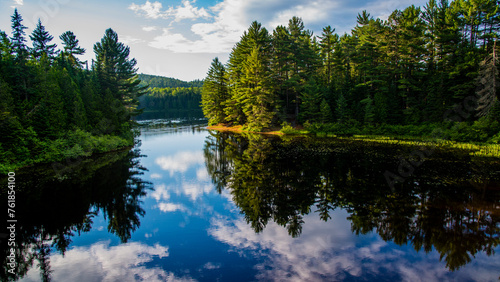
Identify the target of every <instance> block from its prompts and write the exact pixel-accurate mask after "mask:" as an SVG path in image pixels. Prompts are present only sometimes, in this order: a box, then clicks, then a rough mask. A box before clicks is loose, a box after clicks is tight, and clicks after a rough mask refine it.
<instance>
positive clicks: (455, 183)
mask: <svg viewBox="0 0 500 282" xmlns="http://www.w3.org/2000/svg"><path fill="white" fill-rule="evenodd" d="M413 150H415V148H411V147H404V146H398V147H396V146H387V145H382V144H367V143H362V142H356V141H349V140H333V139H313V138H302V139H297V138H294V139H280V138H267V137H263V136H260V135H248V136H243V135H233V134H227V133H214V132H211V133H210V136H208V137H207V139H206V142H205V149H204V156H205V162H206V166H207V170H208V173H209V175H210V176H211V178H212V181H213V183H214V185H215V187H216V189H217V190H218V191H219V192H221V191H223V190H224V189H228V190H229V191H230V193H231V196H232V199H233V201H234V203H235V204H236V205H237V206H238V207H239V209H240V210H241V212H242V213H243V215H244V218H245V221H246V223H248V224H249V225H250V226H251V228H252V229H253V231H254V232H257V233H259V232H263V231H264V230H265V229H266V227H267V228H269V226H282V227H285V229H286V230H287V233H288V235H289V236H290V237H291V238H294V237H299V236H300V234H301V233H302V229H303V225H304V222H305V218H306V217H307V218H308V220H307V221H311V220H312V219H311V216H313V215H314V214H317V217H318V219H320V220H322V221H329V220H332V218H331V215H332V214H334V213H332V212H333V211H334V210H335V209H337V208H340V209H342V210H343V211H345V212H347V214H346V216H347V218H348V220H349V221H350V225H351V228H350V229H351V231H352V232H353V233H355V234H365V235H369V234H371V232H376V233H378V235H379V236H380V237H381V238H382V239H383V240H384V241H386V242H391V243H395V244H397V245H400V246H404V245H409V246H411V247H412V248H413V249H414V250H416V251H420V250H424V251H425V252H426V253H430V252H431V251H432V250H433V249H435V250H437V252H438V253H439V256H440V257H439V259H440V260H444V261H445V262H446V266H447V268H448V269H449V270H452V271H454V270H458V269H459V268H460V267H462V266H464V265H466V264H467V263H470V262H471V261H472V259H473V258H474V257H475V256H477V255H479V254H482V253H484V254H486V255H487V256H491V255H493V253H494V248H495V247H497V246H498V243H499V242H500V239H499V235H500V207H498V202H499V200H500V189H499V188H500V182H499V179H500V175H499V174H500V164H499V162H498V160H494V159H485V158H483V159H482V158H473V157H470V156H469V155H468V153H467V152H464V151H450V152H445V151H441V152H435V153H434V154H433V155H432V157H431V158H429V159H428V160H426V162H425V164H423V165H422V166H420V167H419V168H418V172H416V173H415V174H414V176H412V177H411V178H409V179H408V180H407V181H406V182H405V183H403V184H400V185H399V186H397V187H396V190H395V191H394V192H393V191H391V189H389V187H388V186H387V183H386V181H385V178H384V176H383V175H384V172H385V171H386V170H387V169H388V170H392V171H396V170H397V163H398V162H397V160H398V158H399V156H401V155H408V154H409V153H410V152H412V151H413ZM315 216H316V215H315ZM313 221H314V220H313ZM333 224H335V220H333ZM228 226H229V227H228ZM273 229H275V228H273ZM340 229H342V228H340ZM241 230H245V227H244V226H242V225H241V224H240V223H238V222H231V223H227V222H226V223H224V222H221V221H219V222H217V224H216V228H215V229H213V230H212V233H213V234H214V236H216V237H217V236H218V237H219V238H220V239H221V240H223V241H225V242H227V243H228V244H231V245H235V246H240V247H244V246H248V245H249V244H251V243H252V240H251V239H249V238H257V237H253V236H252V235H251V234H244V235H242V236H236V238H240V239H241V238H246V239H245V240H242V241H241V242H239V241H238V240H236V239H235V237H234V236H233V237H231V238H228V236H230V235H229V234H240V235H241V233H239V232H236V231H241ZM247 231H248V230H247ZM312 232H313V231H312ZM325 236H326V234H325ZM258 238H260V239H259V240H261V239H262V238H263V237H258ZM316 238H329V237H328V236H327V237H316ZM278 241H280V240H273V241H272V242H275V243H273V244H276V242H278ZM282 242H286V240H285V239H283V240H282ZM310 243H311V242H310ZM311 244H313V245H314V244H316V243H315V242H314V241H313V242H312V243H311ZM318 246H321V243H319V244H318ZM379 247H380V246H370V248H379ZM300 249H301V250H306V249H307V248H306V247H304V248H300ZM368 250H369V249H368ZM316 252H321V250H317V251H316ZM282 253H283V254H284V253H286V252H285V251H283V252H282ZM288 253H289V254H294V253H296V252H293V251H290V250H289V252H288ZM297 256H298V254H297ZM298 257H300V256H298ZM313 257H314V256H313ZM304 259H305V257H304ZM337 259H338V257H337ZM323 261H327V262H328V260H326V259H325V258H323ZM335 263H337V264H339V263H340V264H342V262H335V261H329V264H326V265H332V264H333V265H335ZM287 265H293V264H287ZM320 265H322V264H320ZM326 265H324V266H325V267H326ZM304 267H305V268H307V267H310V266H307V265H304ZM264 269H268V268H265V267H264ZM278 269H279V268H278ZM347 269H349V268H347ZM351 269H352V268H351ZM430 269H432V268H430ZM413 270H415V269H413ZM283 271H284V272H283V273H282V274H285V273H286V269H285V270H283ZM296 272H297V271H296ZM317 273H319V274H318V275H319V276H317V277H319V278H321V277H323V278H322V279H324V277H325V274H321V272H320V271H318V272H317ZM275 274H276V273H275ZM351 275H354V276H356V275H355V273H354V274H353V273H351ZM299 277H300V278H301V279H309V278H308V277H307V276H303V275H302V276H299ZM417 277H418V276H417ZM435 277H438V276H435ZM264 278H265V277H264ZM344 278H345V277H343V278H342V277H340V278H339V277H336V278H335V279H344Z"/></svg>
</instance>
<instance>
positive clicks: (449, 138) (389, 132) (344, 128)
mask: <svg viewBox="0 0 500 282" xmlns="http://www.w3.org/2000/svg"><path fill="white" fill-rule="evenodd" d="M208 129H213V130H218V131H223V132H224V131H225V132H235V133H243V132H250V131H247V130H245V129H244V127H243V126H225V125H222V124H218V125H216V126H209V127H208ZM252 133H259V134H268V135H312V136H319V137H335V138H340V139H345V138H348V139H353V140H361V141H365V142H376V143H385V144H395V145H408V146H422V147H432V148H434V147H437V148H443V149H446V148H453V149H463V150H469V151H470V152H471V153H470V154H471V155H473V156H483V157H495V158H500V125H499V124H498V123H497V122H491V121H487V120H479V121H476V122H474V123H471V124H468V123H465V122H449V123H440V124H423V125H382V126H364V127H361V126H358V125H357V124H356V123H346V124H339V123H328V124H320V123H314V124H309V123H305V124H304V126H303V127H302V126H301V127H293V126H291V125H290V124H288V123H283V124H282V127H281V129H274V130H270V131H266V132H252Z"/></svg>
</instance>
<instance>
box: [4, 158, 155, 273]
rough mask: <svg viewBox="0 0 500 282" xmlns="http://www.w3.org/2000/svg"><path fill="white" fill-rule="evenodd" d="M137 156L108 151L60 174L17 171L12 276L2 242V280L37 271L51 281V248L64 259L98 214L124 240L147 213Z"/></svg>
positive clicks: (41, 169)
mask: <svg viewBox="0 0 500 282" xmlns="http://www.w3.org/2000/svg"><path fill="white" fill-rule="evenodd" d="M139 157H140V152H139V150H131V151H121V152H112V153H108V154H105V155H101V156H100V157H95V158H91V159H86V160H84V161H83V162H82V163H81V164H79V165H77V166H74V167H72V169H71V171H68V172H67V173H66V174H65V175H63V176H56V175H55V173H54V171H53V170H52V169H51V168H50V166H45V167H35V168H29V169H25V170H20V171H18V172H16V187H15V191H16V207H15V212H16V219H17V225H16V237H15V240H16V247H15V261H16V262H15V263H16V272H15V275H12V274H11V273H9V272H8V269H10V268H11V267H9V265H8V263H9V258H7V256H8V255H9V254H10V252H9V249H8V246H7V243H6V242H5V241H4V239H5V238H2V241H3V242H2V243H1V244H0V246H1V249H0V253H1V254H2V265H3V268H2V269H3V270H2V272H1V274H0V277H1V279H0V280H2V281H7V280H16V279H19V278H22V277H23V276H24V275H26V273H27V272H28V270H29V269H30V268H31V267H39V269H40V276H41V279H42V280H43V281H50V276H51V268H50V261H49V257H50V254H51V251H52V249H55V250H57V251H58V252H60V253H61V254H63V255H64V253H65V252H66V250H67V249H68V247H69V246H70V244H71V242H72V237H73V236H75V235H76V234H81V233H85V232H88V231H90V230H91V228H92V224H93V220H94V217H96V216H97V215H98V214H99V213H100V212H101V213H102V214H103V215H104V217H105V218H106V220H107V223H108V231H109V232H110V233H112V234H115V235H116V236H117V237H119V238H120V240H121V241H122V242H127V240H129V239H130V238H131V234H132V233H133V232H134V231H135V230H136V229H137V228H138V227H139V226H140V217H142V216H144V215H145V211H144V209H143V208H142V207H141V203H142V201H141V198H142V197H144V196H145V195H146V191H147V190H149V189H151V186H150V183H148V182H145V181H143V180H142V179H141V177H140V176H141V175H142V174H143V172H144V171H146V168H144V167H141V166H140V164H139ZM0 185H1V187H2V189H1V190H0V191H1V197H0V198H1V201H2V202H7V189H4V187H7V179H0ZM4 222H6V219H4Z"/></svg>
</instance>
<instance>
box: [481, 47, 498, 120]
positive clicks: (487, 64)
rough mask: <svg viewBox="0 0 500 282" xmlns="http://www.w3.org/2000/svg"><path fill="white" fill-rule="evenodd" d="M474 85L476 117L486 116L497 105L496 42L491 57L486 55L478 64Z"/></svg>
mask: <svg viewBox="0 0 500 282" xmlns="http://www.w3.org/2000/svg"><path fill="white" fill-rule="evenodd" d="M476 83H477V86H478V91H477V92H476V95H477V96H478V106H477V111H478V113H477V115H478V116H487V115H488V114H489V113H490V111H491V110H492V109H493V107H494V106H495V105H496V104H497V103H498V88H499V87H500V80H499V77H498V54H497V50H496V41H495V44H494V45H493V50H492V53H491V55H488V56H487V57H486V58H485V59H484V60H483V61H482V62H481V64H480V71H479V75H478V77H477V79H476Z"/></svg>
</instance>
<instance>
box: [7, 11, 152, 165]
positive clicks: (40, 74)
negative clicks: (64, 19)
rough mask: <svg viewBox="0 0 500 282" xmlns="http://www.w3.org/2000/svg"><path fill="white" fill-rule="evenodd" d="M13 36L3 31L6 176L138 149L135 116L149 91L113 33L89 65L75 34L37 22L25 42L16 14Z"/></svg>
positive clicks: (96, 49)
mask: <svg viewBox="0 0 500 282" xmlns="http://www.w3.org/2000/svg"><path fill="white" fill-rule="evenodd" d="M11 21H12V33H11V35H10V36H8V35H7V33H6V32H4V31H1V30H0V171H1V172H5V171H12V169H15V168H17V167H22V166H29V165H32V164H36V163H46V162H63V163H64V164H62V165H60V166H57V167H59V168H61V167H64V166H65V165H66V163H65V161H64V160H65V159H66V160H67V159H69V158H71V159H72V161H73V163H74V162H75V158H79V157H82V156H90V155H92V154H93V153H95V152H107V151H110V150H115V149H118V148H121V147H126V146H131V145H133V144H134V132H133V130H132V128H133V124H134V123H133V122H132V121H131V117H132V116H134V115H136V114H138V113H139V111H137V105H138V99H137V98H138V97H139V96H140V95H142V94H143V91H144V90H145V89H144V88H143V87H140V85H139V84H140V81H139V80H138V79H137V74H136V68H135V66H136V64H137V62H136V60H135V59H131V58H129V53H130V49H129V47H127V46H125V45H124V44H123V43H121V42H120V41H119V39H118V34H117V33H116V32H114V31H113V30H112V29H107V30H106V31H105V32H104V36H103V37H102V39H101V41H100V42H97V43H96V44H95V45H94V48H93V50H94V53H95V60H93V63H92V65H91V66H89V67H90V69H89V68H88V67H87V64H86V63H85V62H82V61H80V59H79V57H80V56H81V55H82V54H84V53H85V52H86V50H85V49H83V48H81V47H80V46H79V41H78V39H77V37H76V35H75V34H74V33H73V32H71V31H67V32H65V33H63V34H61V35H60V36H59V38H60V39H61V40H62V42H63V44H62V46H57V45H56V44H54V43H53V41H52V40H53V39H54V37H53V36H52V35H51V34H50V33H49V32H48V31H47V30H46V29H45V26H43V25H42V22H41V21H40V20H39V21H38V24H37V25H36V27H35V28H34V30H33V32H32V33H31V35H29V39H30V41H31V45H32V46H33V47H29V46H28V45H27V41H28V40H27V35H26V33H25V29H27V27H26V26H24V25H23V19H22V16H21V15H20V14H19V13H18V11H17V9H15V12H14V15H13V16H12V20H11Z"/></svg>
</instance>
